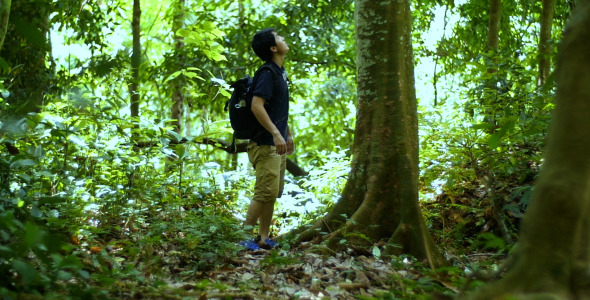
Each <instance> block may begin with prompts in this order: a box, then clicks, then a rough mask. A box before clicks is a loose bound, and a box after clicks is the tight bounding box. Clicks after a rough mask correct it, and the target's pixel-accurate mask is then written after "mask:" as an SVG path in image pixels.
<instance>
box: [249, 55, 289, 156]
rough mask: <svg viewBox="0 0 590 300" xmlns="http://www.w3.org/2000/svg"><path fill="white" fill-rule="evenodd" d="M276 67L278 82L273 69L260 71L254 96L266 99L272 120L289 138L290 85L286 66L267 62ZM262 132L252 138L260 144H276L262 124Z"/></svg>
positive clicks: (266, 105)
mask: <svg viewBox="0 0 590 300" xmlns="http://www.w3.org/2000/svg"><path fill="white" fill-rule="evenodd" d="M267 64H269V65H270V66H271V68H274V70H275V71H276V73H277V74H279V76H278V78H276V79H277V82H276V83H278V84H275V79H274V78H273V77H274V76H275V75H273V73H272V71H271V70H268V69H264V70H262V71H260V72H259V73H258V74H257V75H256V76H258V78H255V85H254V87H253V88H254V90H253V92H252V95H253V96H258V97H260V98H263V99H264V100H266V101H265V104H264V108H265V109H266V113H268V116H269V117H270V120H271V121H272V122H273V123H274V124H275V126H276V127H277V129H278V130H279V132H281V135H282V136H283V138H284V139H285V141H286V140H287V122H288V120H289V87H288V85H287V72H285V68H281V67H279V66H278V65H277V64H275V63H274V62H269V63H267ZM260 127H261V128H262V132H261V133H260V134H258V135H256V136H255V137H254V138H252V140H253V141H255V142H256V143H257V144H258V145H274V140H273V138H272V135H271V134H270V132H268V131H267V130H266V129H264V128H263V127H262V126H260Z"/></svg>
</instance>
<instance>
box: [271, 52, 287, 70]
mask: <svg viewBox="0 0 590 300" xmlns="http://www.w3.org/2000/svg"><path fill="white" fill-rule="evenodd" d="M272 61H273V62H274V63H275V64H277V66H279V67H280V68H282V67H283V62H284V61H285V56H284V55H278V54H275V55H273V56H272Z"/></svg>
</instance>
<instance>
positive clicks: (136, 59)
mask: <svg viewBox="0 0 590 300" xmlns="http://www.w3.org/2000/svg"><path fill="white" fill-rule="evenodd" d="M140 20H141V3H140V0H133V20H132V22H131V30H132V32H133V33H132V34H133V53H132V54H131V83H130V85H129V93H130V94H131V106H130V108H131V117H139V99H140V97H139V81H140V80H139V67H140V65H141V26H140Z"/></svg>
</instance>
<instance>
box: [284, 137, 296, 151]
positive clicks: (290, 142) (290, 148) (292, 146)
mask: <svg viewBox="0 0 590 300" xmlns="http://www.w3.org/2000/svg"><path fill="white" fill-rule="evenodd" d="M293 151H295V143H293V137H291V135H290V134H289V135H288V136H287V152H286V153H287V155H291V154H293Z"/></svg>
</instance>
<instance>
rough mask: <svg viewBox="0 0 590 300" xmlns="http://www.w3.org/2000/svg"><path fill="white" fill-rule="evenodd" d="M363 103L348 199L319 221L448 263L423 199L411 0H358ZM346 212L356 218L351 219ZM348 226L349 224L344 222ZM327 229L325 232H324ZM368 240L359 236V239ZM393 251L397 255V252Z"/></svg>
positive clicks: (351, 237)
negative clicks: (420, 197)
mask: <svg viewBox="0 0 590 300" xmlns="http://www.w3.org/2000/svg"><path fill="white" fill-rule="evenodd" d="M355 10H356V20H355V21H356V27H357V36H356V39H357V64H358V75H357V80H358V106H357V124H356V129H355V141H354V145H353V148H352V152H353V153H352V156H353V160H352V165H351V166H352V170H351V173H350V176H349V179H348V182H347V184H346V186H345V189H344V191H343V193H342V197H341V199H340V201H338V203H336V205H335V206H334V208H333V209H332V211H331V212H330V213H329V214H328V215H327V217H326V218H325V219H323V220H322V221H320V222H318V223H317V224H316V228H312V229H310V230H308V231H307V232H304V233H303V234H302V235H301V238H302V239H309V238H312V237H314V233H316V232H318V230H317V227H319V228H320V229H323V230H330V231H332V233H331V234H330V235H328V236H326V237H325V238H326V239H328V243H329V245H330V246H332V247H336V246H337V245H340V244H341V243H340V241H341V239H346V240H347V241H349V242H354V243H355V244H357V245H362V244H363V242H366V241H367V240H368V241H369V242H374V241H379V240H385V241H389V242H391V243H395V244H399V246H401V248H400V251H395V252H403V253H407V254H411V255H414V256H415V257H417V258H418V259H421V260H424V261H426V262H427V263H429V264H430V265H431V266H433V267H438V266H441V265H443V264H444V259H443V258H442V256H441V255H440V253H439V252H438V250H437V248H436V247H435V246H434V243H433V241H432V237H431V236H430V234H429V232H428V231H427V229H426V225H425V223H424V219H423V217H422V214H421V211H420V208H419V203H418V118H417V103H416V92H415V88H414V66H413V53H412V42H411V19H410V7H409V1H408V0H403V1H398V0H390V1H373V0H357V1H355ZM342 215H346V216H348V217H350V218H349V219H346V218H345V217H343V216H342ZM343 224H344V225H343ZM319 231H321V230H319ZM359 236H362V237H365V238H360V239H359V238H356V237H359ZM391 249H398V248H397V247H396V248H390V249H387V250H388V252H390V253H394V251H389V250H391Z"/></svg>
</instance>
